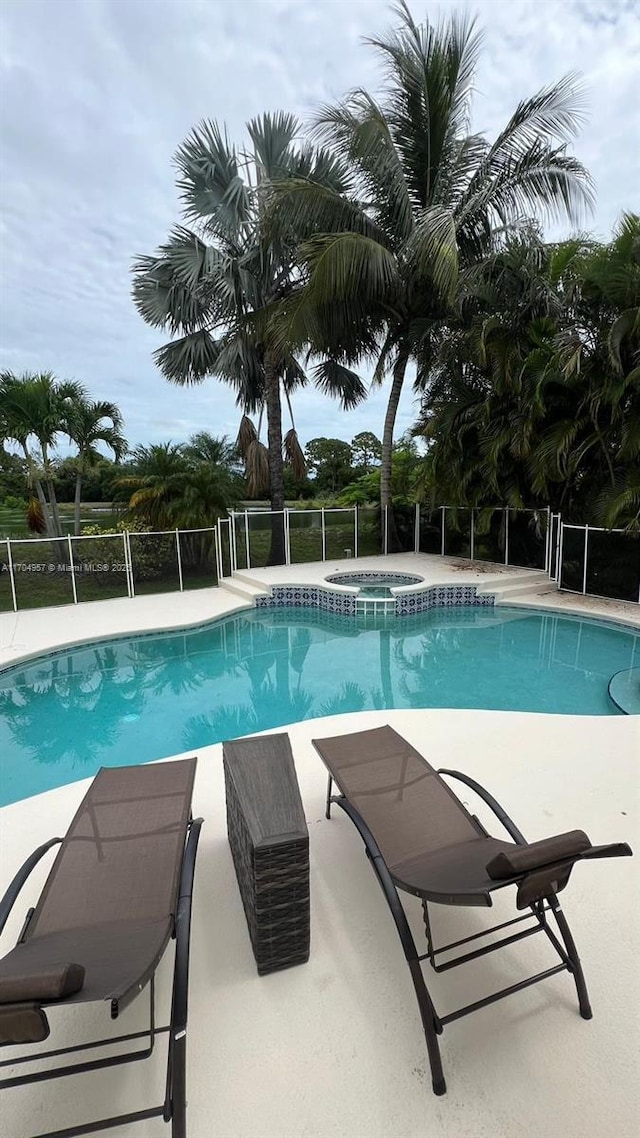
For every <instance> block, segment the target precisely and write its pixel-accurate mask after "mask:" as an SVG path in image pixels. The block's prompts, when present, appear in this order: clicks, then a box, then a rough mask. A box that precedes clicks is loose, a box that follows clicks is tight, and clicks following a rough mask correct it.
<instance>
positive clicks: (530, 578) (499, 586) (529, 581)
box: [478, 570, 558, 605]
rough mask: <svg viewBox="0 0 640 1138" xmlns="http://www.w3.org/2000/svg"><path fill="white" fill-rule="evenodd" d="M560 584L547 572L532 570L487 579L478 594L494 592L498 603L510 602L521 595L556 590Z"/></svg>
mask: <svg viewBox="0 0 640 1138" xmlns="http://www.w3.org/2000/svg"><path fill="white" fill-rule="evenodd" d="M557 588H558V586H557V585H556V583H555V582H554V581H550V580H549V578H548V576H547V574H546V573H543V572H541V571H540V572H538V571H535V570H531V571H530V572H529V573H527V574H526V575H525V574H522V575H518V576H517V577H503V578H497V579H495V580H494V581H487V583H486V585H483V586H482V588H479V589H478V596H486V595H487V594H492V595H493V596H494V597H495V599H496V604H498V605H499V604H504V605H506V604H510V602H511V601H515V600H518V599H519V598H520V597H528V596H535V595H537V594H538V593H549V592H551V591H556V590H557Z"/></svg>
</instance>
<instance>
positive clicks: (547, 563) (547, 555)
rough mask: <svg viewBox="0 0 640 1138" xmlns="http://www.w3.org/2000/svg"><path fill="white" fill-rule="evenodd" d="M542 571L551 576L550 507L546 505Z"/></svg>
mask: <svg viewBox="0 0 640 1138" xmlns="http://www.w3.org/2000/svg"><path fill="white" fill-rule="evenodd" d="M544 571H545V573H546V574H547V576H549V577H550V576H551V509H550V507H549V506H547V533H546V538H545V543H544Z"/></svg>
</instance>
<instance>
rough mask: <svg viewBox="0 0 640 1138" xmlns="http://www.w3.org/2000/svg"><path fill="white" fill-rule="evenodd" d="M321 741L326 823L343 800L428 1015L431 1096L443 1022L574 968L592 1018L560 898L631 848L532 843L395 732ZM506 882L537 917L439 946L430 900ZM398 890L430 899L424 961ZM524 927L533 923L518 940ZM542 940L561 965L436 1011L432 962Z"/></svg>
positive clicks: (439, 1080)
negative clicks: (580, 875)
mask: <svg viewBox="0 0 640 1138" xmlns="http://www.w3.org/2000/svg"><path fill="white" fill-rule="evenodd" d="M313 743H314V746H315V748H316V750H317V751H318V752H319V754H320V756H321V758H322V760H323V761H324V763H325V765H326V767H327V769H328V771H329V782H328V788H327V801H326V816H327V818H329V817H330V814H331V804H332V803H333V802H335V803H337V805H338V806H340V807H342V809H343V810H344V811H345V813H346V814H348V816H349V818H350V819H351V821H352V822H353V823H354V825H355V826H356V828H357V830H358V831H359V833H360V836H361V838H362V840H363V841H364V844H365V847H366V852H367V854H368V856H369V860H370V862H371V865H372V867H373V870H374V872H375V874H376V877H377V878H378V881H379V883H380V885H381V887H382V891H383V893H384V895H385V898H386V900H387V904H388V905H389V908H390V910H391V914H392V916H393V919H394V921H395V924H396V928H397V931H398V935H399V937H400V941H401V943H402V948H403V950H404V954H405V958H406V961H407V964H408V966H409V970H410V972H411V977H412V980H413V984H414V987H415V992H416V997H417V1000H418V1006H419V1008H420V1015H421V1018H422V1024H423V1028H424V1033H425V1038H426V1043H427V1050H428V1053H429V1061H430V1064H431V1076H432V1083H433V1090H434V1093H435V1094H437V1095H442V1094H444V1093H445V1091H446V1084H445V1079H444V1075H443V1072H442V1062H441V1058H440V1048H439V1044H438V1036H439V1035H440V1034H441V1033H442V1030H443V1028H444V1027H445V1026H446V1025H447V1024H449V1023H451V1022H453V1021H454V1020H457V1019H459V1018H460V1017H461V1016H464V1015H468V1014H469V1013H471V1012H475V1011H478V1010H479V1009H480V1008H484V1007H486V1006H487V1005H488V1004H492V1003H494V1002H495V1001H496V1000H499V999H502V998H503V997H505V996H509V995H511V994H512V993H514V992H520V991H522V989H523V988H528V987H529V986H530V985H531V984H536V983H537V982H538V981H540V980H545V979H546V978H547V977H549V976H554V975H555V974H556V973H557V972H562V971H563V970H566V971H568V972H570V973H571V974H572V976H573V979H574V982H575V985H576V989H577V993H578V1003H579V1006H580V1014H581V1016H582V1017H583V1019H591V1015H592V1012H591V1007H590V1004H589V997H588V994H587V988H586V984H585V980H584V976H583V973H582V967H581V964H580V960H579V957H578V953H577V951H576V946H575V944H574V941H573V937H572V935H571V932H570V930H569V926H568V924H567V920H566V918H565V916H564V913H563V912H562V910H561V908H560V904H559V902H558V899H557V894H558V893H559V892H560V891H561V890H562V889H564V887H565V885H566V884H567V882H568V880H569V877H570V875H571V871H572V869H573V867H574V865H575V863H576V862H578V861H585V860H588V859H590V858H598V857H621V856H624V855H628V854H631V850H630V848H629V846H628V845H626V844H625V843H617V844H614V845H608V846H592V845H591V842H590V841H589V839H588V837H587V836H586V834H584V833H583V832H582V831H581V830H573V831H571V832H570V833H567V834H558V835H556V836H555V837H551V838H547V839H545V840H544V841H540V842H532V843H531V844H529V843H528V842H527V841H526V840H525V838H524V837H523V836H522V834H521V833H520V830H519V829H518V828H517V826H515V825H514V823H513V822H512V821H511V819H510V818H509V817H508V816H507V814H506V813H505V811H504V810H503V809H502V807H501V806H499V805H498V803H497V802H496V800H495V799H494V798H493V797H492V796H491V795H490V794H489V793H488V792H487V791H486V790H485V789H484V788H483V787H482V786H480V785H479V783H477V782H475V781H474V779H472V778H469V777H468V776H467V775H465V774H461V773H460V772H459V771H453V770H445V769H442V770H438V771H436V770H434V768H433V767H432V766H430V765H429V763H428V762H427V761H426V760H425V759H424V758H423V757H422V756H421V755H420V754H419V753H418V752H417V751H416V750H415V749H414V748H413V747H412V746H411V745H410V744H409V743H407V742H406V741H405V740H404V739H403V738H402V737H401V736H400V735H398V734H397V733H396V732H395V731H394V730H393V729H392V728H391V727H380V728H376V729H374V730H371V731H359V732H356V733H354V734H351V735H338V736H335V737H334V738H329V739H314V740H313ZM443 775H447V776H448V777H450V778H454V779H456V780H458V781H459V782H462V783H464V784H465V786H467V787H469V788H470V789H471V790H473V791H474V792H475V793H476V794H477V795H478V796H479V797H480V798H481V799H482V800H483V802H485V803H486V805H487V806H488V807H489V808H490V809H491V810H492V811H493V813H494V814H495V815H496V817H497V818H498V820H499V821H500V822H501V823H502V825H503V826H504V828H505V830H506V831H507V833H508V835H509V838H510V840H507V841H505V840H504V839H500V838H494V837H491V835H490V834H488V833H487V831H486V830H485V828H484V826H483V825H482V823H481V822H480V821H479V819H478V818H476V817H475V816H474V815H472V814H470V813H469V812H468V810H467V809H466V808H465V806H464V805H463V804H462V802H461V801H460V800H459V798H457V797H456V795H455V794H454V793H453V791H452V790H451V788H450V787H449V786H448V785H447V783H446V782H445V780H444V778H443V777H442V776H443ZM334 781H335V783H336V784H337V786H338V788H339V790H340V794H339V795H336V796H333V795H332V786H333V782H334ZM508 885H515V886H516V888H517V892H516V897H515V901H516V908H517V909H527V910H529V911H528V912H527V913H526V914H525V915H524V916H520V917H515V918H514V919H512V920H509V921H504V922H503V923H501V924H498V925H493V926H492V927H491V928H489V929H486V930H484V931H483V932H480V933H473V934H472V935H470V936H467V937H463V938H462V939H461V940H456V941H453V942H451V943H450V944H445V945H442V946H440V947H439V948H436V947H435V945H434V940H433V936H432V932H431V922H430V917H429V907H428V903H429V902H430V901H431V902H434V903H435V904H439V905H491V904H492V899H491V895H492V893H494V892H495V891H496V890H497V889H504V888H505V887H506V886H508ZM398 889H401V890H404V891H405V892H407V893H411V894H413V895H414V896H415V897H419V898H420V899H421V901H422V906H423V911H424V923H425V931H426V939H427V951H426V952H425V953H422V954H419V953H418V951H417V949H416V944H415V941H414V938H413V935H412V933H411V930H410V928H409V924H408V921H407V917H406V914H405V911H404V909H403V907H402V904H401V902H400V898H399V896H398ZM549 914H552V916H553V918H554V920H555V922H556V926H557V930H558V931H559V934H560V936H559V937H558V935H557V933H556V931H554V929H553V928H552V927H551V926H550V923H549V920H548V916H549ZM519 922H528V924H527V926H526V927H525V928H522V929H520V930H519V931H517V932H515V931H513V926H514V925H517V924H518V923H519ZM532 922H533V923H532ZM504 928H510V929H511V930H512V931H510V932H509V934H508V935H507V936H505V937H502V938H501V939H500V940H498V941H494V942H493V943H490V944H488V945H484V946H483V947H481V948H475V949H472V950H471V951H463V952H461V953H459V954H458V955H457V956H454V957H453V958H451V957H450V958H448V959H445V960H442V959H441V957H442V955H443V954H445V953H447V954H448V953H451V952H452V950H454V949H457V948H460V947H461V946H463V945H465V946H466V945H469V944H470V943H471V942H473V941H475V940H478V939H480V938H481V937H484V936H487V935H488V933H492V932H496V931H497V930H498V929H504ZM539 932H542V933H544V934H545V936H546V937H547V938H548V940H549V941H550V943H551V945H552V946H553V948H554V950H555V952H556V953H557V955H558V957H559V958H560V963H559V964H556V965H555V966H554V967H551V968H547V969H546V970H545V971H543V972H538V973H536V975H534V976H529V977H527V978H526V979H524V980H520V981H519V982H518V983H516V984H510V985H509V986H508V987H507V988H503V989H501V990H500V991H498V992H494V993H492V994H491V995H490V996H485V997H484V998H483V999H479V1000H476V1001H474V1002H473V1003H471V1004H467V1005H466V1006H465V1007H461V1008H458V1009H456V1010H455V1011H452V1012H449V1014H448V1015H442V1016H440V1015H438V1014H437V1012H436V1010H435V1007H434V1005H433V1002H432V999H431V997H430V995H429V992H428V990H427V986H426V984H425V980H424V975H423V972H422V961H423V960H428V961H429V963H430V964H431V966H432V968H433V969H434V970H435V971H436V972H443V971H445V970H447V969H449V968H455V967H457V966H458V965H460V964H464V963H465V962H466V961H469V960H476V959H477V958H478V957H480V956H484V955H485V954H486V953H489V952H495V951H496V949H499V948H503V947H505V946H506V945H511V944H514V943H515V942H516V941H519V940H522V939H523V938H524V937H527V936H531V935H532V933H539Z"/></svg>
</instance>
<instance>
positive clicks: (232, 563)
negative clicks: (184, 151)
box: [229, 510, 238, 577]
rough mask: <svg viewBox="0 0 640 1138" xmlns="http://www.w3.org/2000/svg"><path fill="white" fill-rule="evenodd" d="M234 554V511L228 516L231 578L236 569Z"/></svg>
mask: <svg viewBox="0 0 640 1138" xmlns="http://www.w3.org/2000/svg"><path fill="white" fill-rule="evenodd" d="M236 553H237V550H236V515H235V511H234V510H232V511H231V514H230V515H229V564H230V568H231V576H232V577H233V574H234V573H235V571H236V569H237V568H238V558H237V556H236Z"/></svg>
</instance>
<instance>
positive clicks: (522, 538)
mask: <svg viewBox="0 0 640 1138" xmlns="http://www.w3.org/2000/svg"><path fill="white" fill-rule="evenodd" d="M546 541H547V512H546V510H545V511H544V512H543V511H541V510H509V565H519V566H522V567H523V568H524V569H544V567H545V556H546Z"/></svg>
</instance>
